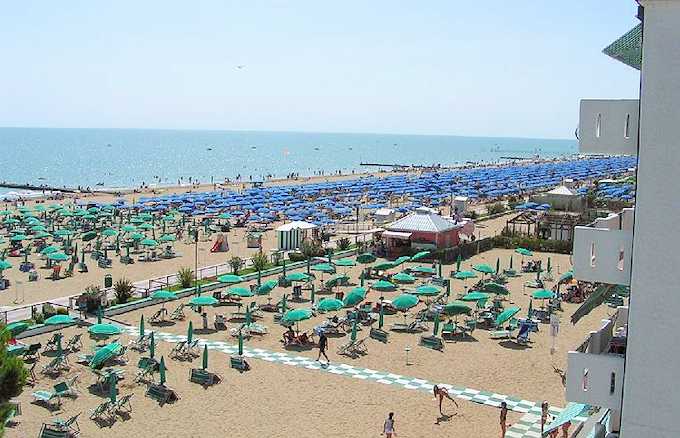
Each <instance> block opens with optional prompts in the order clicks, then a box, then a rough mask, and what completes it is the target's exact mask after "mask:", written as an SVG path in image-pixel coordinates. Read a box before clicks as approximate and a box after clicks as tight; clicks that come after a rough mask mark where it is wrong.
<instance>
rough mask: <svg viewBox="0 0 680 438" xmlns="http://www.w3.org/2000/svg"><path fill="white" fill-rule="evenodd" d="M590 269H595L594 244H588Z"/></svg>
mask: <svg viewBox="0 0 680 438" xmlns="http://www.w3.org/2000/svg"><path fill="white" fill-rule="evenodd" d="M590 267H591V268H594V267H595V242H591V243H590Z"/></svg>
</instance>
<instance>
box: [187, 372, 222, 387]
mask: <svg viewBox="0 0 680 438" xmlns="http://www.w3.org/2000/svg"><path fill="white" fill-rule="evenodd" d="M215 377H216V376H215V374H214V373H211V372H210V371H207V370H204V369H200V368H192V369H191V372H190V373H189V381H191V382H193V383H197V384H199V385H201V386H211V385H214V384H215Z"/></svg>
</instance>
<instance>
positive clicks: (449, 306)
mask: <svg viewBox="0 0 680 438" xmlns="http://www.w3.org/2000/svg"><path fill="white" fill-rule="evenodd" d="M443 312H444V313H445V314H447V315H450V316H454V315H469V314H470V313H471V312H472V309H471V308H469V307H468V306H467V304H465V303H464V302H462V301H451V302H450V303H446V304H445V305H444V310H443Z"/></svg>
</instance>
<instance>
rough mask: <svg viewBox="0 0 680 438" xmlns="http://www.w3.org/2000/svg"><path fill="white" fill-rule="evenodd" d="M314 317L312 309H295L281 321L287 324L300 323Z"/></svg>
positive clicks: (287, 313) (288, 312) (285, 314)
mask: <svg viewBox="0 0 680 438" xmlns="http://www.w3.org/2000/svg"><path fill="white" fill-rule="evenodd" d="M311 317H312V311H311V309H293V310H288V311H287V312H286V313H284V314H283V318H281V321H283V322H286V323H291V322H300V321H304V320H305V319H309V318H311Z"/></svg>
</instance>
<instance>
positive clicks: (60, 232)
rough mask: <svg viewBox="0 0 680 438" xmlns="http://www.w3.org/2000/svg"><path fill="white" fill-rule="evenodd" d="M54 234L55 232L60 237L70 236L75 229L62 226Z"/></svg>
mask: <svg viewBox="0 0 680 438" xmlns="http://www.w3.org/2000/svg"><path fill="white" fill-rule="evenodd" d="M54 234H55V236H59V237H68V236H72V235H73V231H71V230H68V229H66V228H62V229H60V230H57V231H55V232H54Z"/></svg>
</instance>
